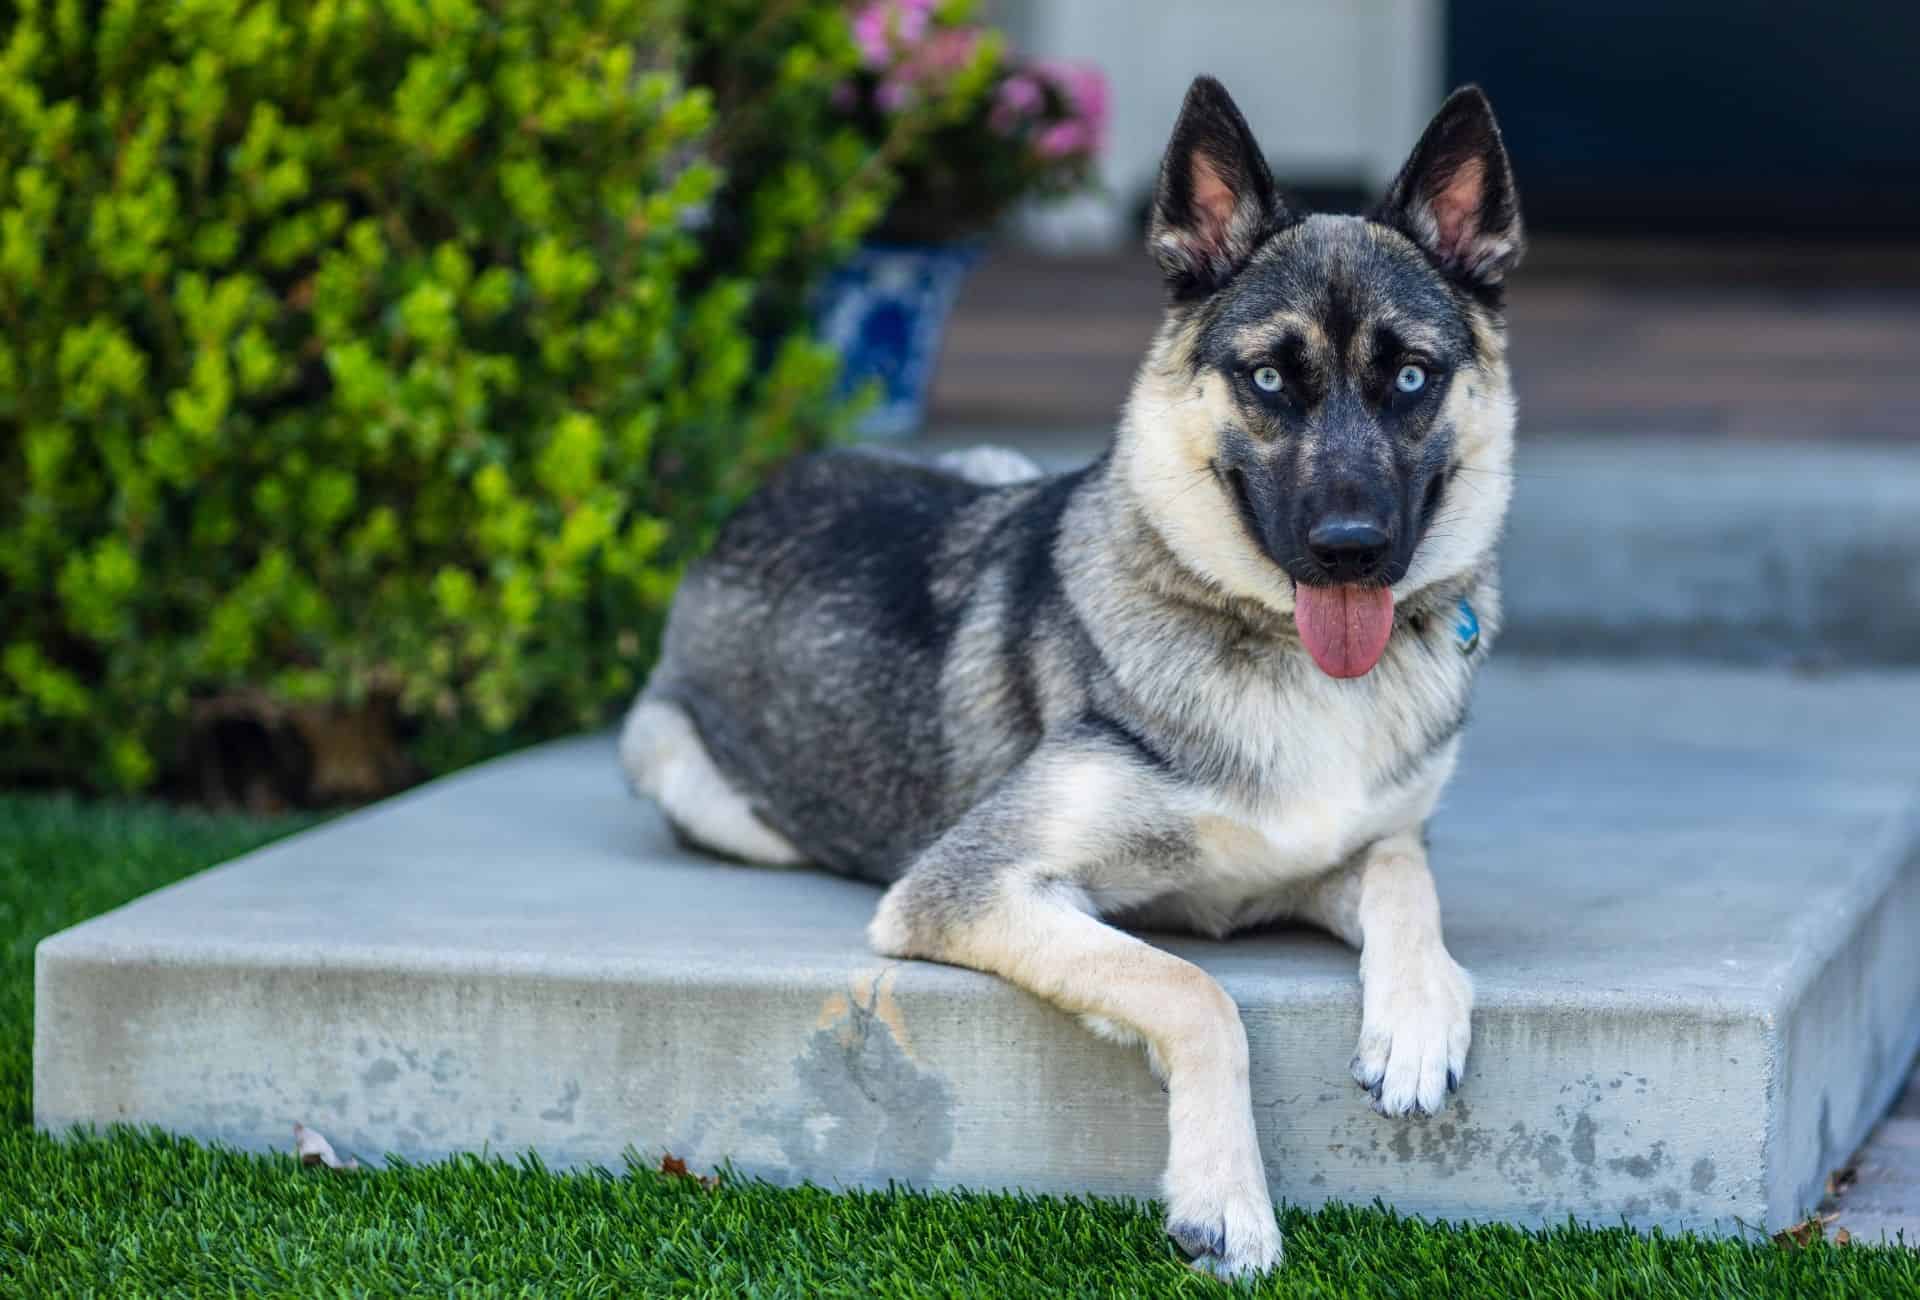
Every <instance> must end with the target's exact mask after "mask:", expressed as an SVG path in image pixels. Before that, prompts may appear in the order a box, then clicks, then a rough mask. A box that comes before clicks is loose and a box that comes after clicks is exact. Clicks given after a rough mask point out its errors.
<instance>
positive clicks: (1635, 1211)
mask: <svg viewBox="0 0 1920 1300" xmlns="http://www.w3.org/2000/svg"><path fill="white" fill-rule="evenodd" d="M1620 1213H1622V1214H1624V1215H1626V1216H1627V1217H1628V1218H1629V1219H1644V1218H1646V1217H1647V1215H1649V1214H1651V1213H1653V1202H1652V1201H1649V1200H1648V1199H1647V1198H1646V1197H1644V1196H1635V1197H1631V1198H1629V1199H1628V1201H1627V1203H1626V1204H1625V1205H1623V1206H1621V1207H1620Z"/></svg>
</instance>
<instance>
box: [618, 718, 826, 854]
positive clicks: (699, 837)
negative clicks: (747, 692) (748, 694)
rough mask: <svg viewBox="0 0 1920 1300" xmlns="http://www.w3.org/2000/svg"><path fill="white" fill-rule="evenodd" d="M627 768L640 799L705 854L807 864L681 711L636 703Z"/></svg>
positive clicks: (626, 730)
mask: <svg viewBox="0 0 1920 1300" xmlns="http://www.w3.org/2000/svg"><path fill="white" fill-rule="evenodd" d="M620 766H621V767H623V768H624V769H626V773H627V779H628V781H630V782H631V783H632V784H633V789H634V793H636V794H643V795H648V796H651V797H652V799H653V800H654V801H655V802H656V803H658V804H659V805H660V810H661V812H663V813H665V814H666V817H667V820H668V821H670V822H672V823H673V826H674V828H675V829H676V830H678V831H679V832H680V834H681V835H682V836H684V837H685V838H687V839H688V840H691V841H692V842H693V843H695V844H697V845H699V846H700V847H701V848H705V849H710V850H712V851H714V852H716V853H720V854H724V855H726V856H727V857H732V858H740V859H742V860H744V861H747V862H758V863H761V864H763V865H766V866H773V867H791V866H798V865H799V864H801V863H803V862H805V861H806V858H805V856H804V855H803V854H802V853H801V852H800V851H799V850H798V849H796V848H794V846H793V845H792V844H790V843H788V842H787V840H786V838H785V837H784V836H782V835H780V834H779V833H778V832H776V831H775V830H773V829H772V828H771V827H769V826H768V825H767V824H766V823H765V822H764V821H762V820H760V818H759V816H758V815H757V814H756V813H755V812H754V811H753V807H752V805H750V804H749V803H748V802H747V800H746V798H745V796H743V795H742V794H741V793H740V792H739V791H738V790H736V789H734V788H733V786H732V785H731V784H730V783H729V782H728V781H727V778H726V777H725V776H723V775H721V773H720V769H719V768H717V767H715V766H714V763H713V757H712V755H710V754H708V753H707V747H706V745H705V744H703V743H702V742H701V740H700V733H699V732H698V731H697V730H695V728H694V725H693V722H692V720H691V719H689V718H688V717H687V715H686V714H685V713H684V712H682V711H681V710H680V709H679V708H678V707H676V706H675V705H673V704H670V703H668V702H667V701H665V700H661V699H656V698H653V697H651V696H649V695H646V694H644V693H643V694H642V695H641V696H640V698H639V699H638V700H637V701H635V702H634V706H633V709H632V711H631V712H629V713H628V714H627V721H626V725H625V726H623V727H622V728H621V729H620Z"/></svg>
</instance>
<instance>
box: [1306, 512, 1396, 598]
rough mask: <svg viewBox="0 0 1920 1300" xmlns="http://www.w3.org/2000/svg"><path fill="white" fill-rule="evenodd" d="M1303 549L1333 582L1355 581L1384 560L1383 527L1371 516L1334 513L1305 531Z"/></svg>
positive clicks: (1376, 570)
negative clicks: (1362, 516)
mask: <svg viewBox="0 0 1920 1300" xmlns="http://www.w3.org/2000/svg"><path fill="white" fill-rule="evenodd" d="M1307 549H1308V550H1309V551H1311V552H1313V558H1314V560H1315V561H1316V562H1318V563H1319V565H1320V567H1321V568H1322V569H1325V570H1326V573H1327V576H1328V577H1329V578H1331V579H1333V580H1334V581H1335V582H1358V581H1360V580H1361V579H1363V578H1371V577H1373V576H1375V575H1376V574H1378V573H1379V571H1380V568H1381V566H1382V565H1383V564H1385V563H1386V559H1387V530H1386V529H1384V528H1382V527H1381V526H1380V525H1379V524H1376V523H1374V522H1373V521H1372V520H1371V519H1362V518H1358V517H1356V516H1353V515H1335V516H1333V517H1332V518H1329V519H1322V520H1321V521H1320V522H1319V523H1317V524H1315V525H1314V526H1313V528H1312V530H1311V531H1310V532H1308V534H1307Z"/></svg>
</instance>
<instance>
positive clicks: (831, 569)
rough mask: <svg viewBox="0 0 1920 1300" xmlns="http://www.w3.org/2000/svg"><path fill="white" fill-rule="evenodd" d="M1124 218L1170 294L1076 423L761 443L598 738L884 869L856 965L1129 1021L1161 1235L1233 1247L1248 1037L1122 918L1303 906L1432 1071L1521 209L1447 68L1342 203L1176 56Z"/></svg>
mask: <svg viewBox="0 0 1920 1300" xmlns="http://www.w3.org/2000/svg"><path fill="white" fill-rule="evenodd" d="M1148 240H1149V245H1150V248H1151V251H1152V253H1153V255H1154V256H1155V258H1156V259H1157V260H1158V262H1159V266H1160V269H1161V272H1162V273H1163V275H1164V277H1165V281H1166V286H1167V294H1168V305H1167V308H1166V312H1165V318H1164V320H1163V321H1162V323H1161V325H1160V327H1159V330H1158V332H1157V334H1156V335H1155V337H1154V340H1153V342H1152V344H1151V346H1150V349H1149V351H1148V354H1147V356H1146V358H1145V360H1144V362H1143V364H1142V365H1141V367H1140V370H1139V372H1138V376H1137V378H1136V379H1135V381H1134V384H1133V388H1132V391H1131V393H1130V395H1129V397H1128V400H1127V403H1126V406H1125V411H1124V415H1123V417H1122V419H1121V421H1120V424H1119V427H1118V430H1117V432H1116V434H1115V436H1114V438H1113V441H1112V443H1111V444H1110V446H1109V447H1108V448H1107V450H1106V451H1105V453H1104V454H1102V455H1101V456H1100V457H1099V458H1098V459H1097V460H1095V461H1094V462H1093V463H1092V464H1091V465H1089V466H1087V467H1086V468H1084V469H1080V470H1078V471H1075V472H1072V473H1066V474H1060V475H1055V476H1051V477H1049V476H1044V475H1041V474H1040V473H1039V472H1038V471H1037V470H1036V469H1035V468H1034V467H1033V466H1032V465H1031V464H1030V463H1029V462H1027V461H1025V460H1024V459H1023V458H1020V457H1018V456H1016V455H1012V454H1009V453H1004V452H991V451H989V452H982V453H976V454H974V455H971V456H966V457H963V458H961V459H960V460H958V461H954V462H949V463H945V464H926V463H914V462H912V461H910V460H909V459H907V458H905V457H899V456H893V457H886V456H880V455H873V454H867V453H862V452H859V451H841V452H829V453H825V454H821V455H817V456H813V457H809V458H803V459H800V460H798V461H796V462H794V463H792V464H790V465H789V466H788V467H787V468H785V469H784V470H783V471H781V472H780V473H779V474H777V475H776V476H775V477H774V478H773V479H772V480H771V481H770V482H769V484H768V485H767V486H766V487H764V488H763V489H762V490H761V491H760V492H759V494H758V495H757V496H756V497H754V498H752V499H750V500H749V501H748V502H747V503H746V504H745V505H744V506H742V507H741V508H740V510H739V511H738V512H737V513H736V514H735V515H734V516H733V517H732V518H731V520H730V521H729V522H728V523H727V524H726V525H725V526H724V527H723V528H722V529H721V531H720V534H719V536H718V538H717V540H716V543H715V545H714V546H713V548H712V550H711V552H710V553H709V554H707V555H706V556H705V557H704V558H703V559H702V560H701V561H699V562H698V563H696V564H694V565H693V566H691V567H690V569H689V570H688V572H687V574H686V577H685V580H684V582H683V584H682V586H681V588H680V590H679V592H678V594H677V596H676V597H675V600H674V603H673V606H672V608H671V611H670V613H669V617H668V623H667V628H666V632H665V637H664V645H663V649H662V653H661V658H660V660H659V663H658V666H657V667H656V669H655V670H654V672H653V674H652V675H651V677H650V678H649V680H648V681H647V683H646V686H645V687H644V689H643V690H642V691H641V693H640V695H639V698H638V699H637V700H636V701H635V703H634V705H633V707H632V709H631V711H630V712H629V714H628V715H627V719H626V722H625V725H624V727H623V730H622V733H621V740H620V754H621V761H622V764H623V766H624V768H625V770H626V773H627V775H628V778H629V780H630V782H631V784H632V785H633V786H634V787H635V788H636V789H637V790H638V791H640V792H642V793H644V794H646V795H649V796H651V797H652V798H653V799H655V800H657V801H658V803H659V805H660V807H661V808H662V809H663V810H664V812H665V815H666V817H667V819H668V820H669V822H670V823H671V824H672V825H673V827H674V828H675V829H676V831H677V833H678V834H679V835H680V836H681V837H682V838H683V839H685V840H687V841H690V842H692V843H694V844H696V845H699V846H703V847H704V848H707V849H710V850H713V851H715V852H717V853H721V854H724V855H727V856H730V857H734V858H740V859H745V860H747V861H749V862H757V863H765V864H780V865H797V864H802V863H808V864H814V865H816V866H819V867H824V868H828V869H831V870H833V871H836V872H841V873H845V874H847V875H851V876H857V877H861V878H864V879H867V880H871V881H874V882H877V883H879V884H882V885H885V886H886V891H885V893H884V895H883V896H882V897H881V899H880V902H879V907H878V910H877V911H876V913H875V915H874V917H873V920H872V924H871V926H870V928H869V930H868V935H869V939H870V941H871V943H872V946H873V947H874V948H875V949H876V950H878V951H879V952H880V953H881V954H884V955H887V956H891V957H899V958H923V959H926V960H930V961H938V962H947V963H951V964H955V965H960V966H967V967H972V968H973V969H976V970H981V971H987V972H990V973H992V974H995V975H998V976H1001V977H1003V978H1005V979H1007V980H1010V981H1012V982H1013V983H1014V984H1016V985H1018V986H1019V987H1021V988H1023V989H1027V990H1029V991H1031V992H1033V993H1035V994H1037V995H1039V996H1040V997H1042V998H1045V999H1047V1000H1048V1001H1050V1002H1053V1003H1055V1004H1056V1005H1058V1006H1060V1007H1063V1008H1065V1009H1066V1010H1068V1011H1070V1012H1073V1013H1075V1014H1077V1015H1078V1016H1079V1017H1080V1018H1081V1019H1082V1020H1083V1021H1084V1022H1085V1023H1086V1024H1087V1025H1088V1026H1089V1027H1090V1028H1091V1029H1092V1030H1093V1031H1094V1032H1096V1033H1099V1034H1102V1035H1105V1036H1107V1037H1110V1038H1114V1039H1119V1040H1122V1041H1128V1042H1135V1043H1139V1044H1142V1045H1144V1047H1145V1050H1146V1055H1147V1058H1148V1062H1149V1064H1150V1066H1151V1068H1152V1069H1153V1070H1154V1072H1155V1073H1156V1074H1157V1075H1158V1076H1159V1077H1160V1079H1161V1082H1162V1083H1163V1085H1164V1087H1165V1088H1166V1090H1167V1094H1168V1116H1169V1119H1168V1122H1169V1127H1170V1137H1171V1145H1170V1152H1169V1156H1168V1163H1167V1169H1166V1174H1165V1182H1164V1192H1165V1202H1166V1223H1167V1231H1168V1233H1169V1234H1170V1235H1171V1236H1172V1238H1173V1239H1174V1240H1175V1242H1176V1243H1178V1245H1179V1246H1180V1247H1181V1248H1182V1249H1183V1250H1185V1251H1186V1253H1187V1254H1188V1255H1189V1256H1190V1257H1191V1258H1192V1259H1193V1261H1194V1263H1195V1265H1196V1266H1197V1267H1201V1268H1204V1269H1207V1270H1210V1271H1213V1272H1216V1273H1219V1274H1223V1275H1228V1276H1236V1275H1243V1274H1250V1273H1258V1272H1260V1271H1262V1270H1266V1269H1269V1268H1271V1267H1273V1266H1274V1265H1276V1264H1277V1263H1278V1262H1279V1260H1280V1257H1281V1238H1280V1230H1279V1227H1278V1224H1277V1223H1276V1220H1275V1215H1274V1210H1273V1204H1272V1201H1271V1200H1270V1199H1269V1196H1268V1191H1267V1181H1266V1172H1265V1167H1264V1165H1263V1163H1262V1160H1261V1156H1260V1149H1259V1144H1258V1140H1257V1138H1256V1136H1255V1130H1254V1122H1253V1116H1252V1111H1251V1103H1250V1094H1249V1089H1248V1060H1247V1040H1246V1034H1245V1031H1244V1029H1243V1027H1242V1025H1241V1023H1240V1020H1239V1015H1238V1011H1237V1009H1236V1007H1235V1006H1234V1003H1233V1001H1232V999H1231V998H1230V997H1229V996H1228V995H1227V994H1226V992H1225V991H1224V990H1222V988H1221V987H1220V985H1219V984H1217V983H1216V982H1215V981H1214V980H1213V979H1212V978H1211V977H1209V976H1208V975H1207V974H1206V973H1205V972H1203V971H1202V970H1200V969H1199V968H1198V967H1196V966H1194V965H1192V964H1190V963H1188V962H1186V961H1183V960H1181V959H1179V958H1176V957H1174V956H1172V955H1170V954H1168V953H1165V952H1163V951H1161V950H1159V949H1157V948H1155V947H1153V946H1151V945H1150V944H1148V943H1146V942H1145V941H1143V940H1142V939H1140V938H1137V937H1134V936H1133V935H1132V934H1130V933H1129V927H1140V928H1146V929H1150V930H1151V929H1169V928H1173V929H1179V930H1185V931H1194V932H1198V933H1200V934H1203V935H1211V936H1224V935H1227V934H1230V933H1231V932H1233V931H1235V930H1238V929H1241V928H1243V927H1248V926H1255V925H1260V924H1262V923H1265V922H1269V921H1275V920H1278V919H1281V918H1293V919H1296V920H1300V921H1304V922H1307V923H1310V924H1313V925H1317V926H1320V927H1323V928H1325V929H1326V930H1329V931H1331V932H1332V933H1333V934H1334V935H1336V936H1338V937H1339V938H1341V939H1343V940H1345V941H1346V942H1348V943H1349V944H1352V945H1353V946H1355V947H1357V948H1358V949H1359V952H1360V960H1359V967H1360V979H1361V984H1362V1024H1361V1029H1360V1039H1359V1045H1358V1048H1357V1051H1356V1053H1355V1055H1354V1057H1353V1061H1352V1072H1353V1077H1354V1078H1355V1079H1356V1080H1357V1081H1358V1083H1359V1085H1360V1086H1361V1087H1362V1088H1364V1089H1366V1090H1368V1091H1369V1092H1370V1093H1371V1095H1372V1100H1373V1104H1374V1105H1375V1107H1376V1108H1377V1109H1378V1110H1380V1111H1381V1112H1383V1113H1384V1114H1387V1115H1390V1116H1400V1115H1417V1114H1430V1113H1433V1112H1435V1111H1437V1110H1439V1109H1440V1108H1441V1106H1442V1105H1443V1103H1444V1100H1445V1097H1446V1095H1447V1094H1448V1093H1449V1092H1450V1091H1452V1090H1453V1089H1454V1088H1456V1087H1457V1086H1458V1084H1459V1081H1460V1078H1461V1075H1462V1072H1463V1071H1464V1069H1465V1067H1466V1056H1467V1048H1468V1044H1469V1041H1470V1038H1471V1026H1470V1023H1469V1013H1470V1010H1471V1006H1472V998H1473V994H1472V987H1471V984H1470V982H1469V980H1468V977H1467V975H1466V973H1465V972H1464V971H1463V970H1462V969H1461V967H1460V966H1459V965H1458V964H1457V963H1456V962H1455V961H1454V960H1453V958H1452V957H1451V956H1450V955H1449V954H1448V952H1447V949H1446V947H1445V945H1444V943H1443V941H1442V938H1441V927H1440V909H1439V903H1438V900H1437V898H1436V895H1435V891H1434V885H1433V880H1432V877H1431V875H1430V874H1429V871H1428V865H1427V853H1426V848H1425V839H1424V824H1425V822H1426V820H1427V818H1428V816H1429V814H1430V813H1431V812H1432V811H1433V808H1434V806H1435V803H1436V801H1437V799H1438V798H1439V796H1440V792H1441V789H1442V788H1443V787H1444V786H1445V784H1446V782H1447V780H1448V777H1449V776H1450V775H1451V773H1452V771H1453V767H1454V761H1455V755H1456V753H1457V750H1458V748H1459V744H1460V736H1461V729H1462V727H1463V725H1464V723H1465V720H1466V716H1467V706H1468V697H1469V688H1470V685H1471V682H1472V678H1473V675H1474V671H1475V669H1476V668H1477V667H1478V666H1479V664H1480V662H1481V661H1482V660H1483V659H1484V658H1485V656H1486V654H1487V651H1488V648H1489V646H1490V645H1491V643H1492V640H1493V637H1494V635H1495V633H1496V632H1497V630H1498V626H1499V617H1500V598H1499V587H1498V580H1497V574H1496V549H1497V544H1498V541H1499V537H1500V534H1501V530H1502V526H1503V520H1504V517H1505V514H1506V507H1507V500H1508V495H1509V491H1510V474H1509V462H1510V457H1511V452H1512V442H1513V424H1514V402H1513V396H1512V391H1511V387H1510V384H1509V379H1508V367H1507V362H1506V351H1505V326H1504V317H1503V307H1502V295H1503V285H1504V281H1505V277H1506V274H1507V272H1508V271H1509V270H1510V269H1511V268H1512V267H1513V265H1514V264H1515V263H1516V262H1517V260H1518V258H1519V256H1520V253H1521V247H1522V232H1521V219H1520V211H1519V205H1518V201H1517V196H1516V194H1515V190H1514V182H1513V173H1512V168H1511V166H1510V165H1509V162H1508V158H1507V154H1506V151H1505V148H1504V146H1503V145H1502V143H1501V138H1500V131H1499V127H1498V126H1497V125H1496V123H1495V121H1494V117H1493V112H1492V109H1491V107H1490V106H1489V104H1488V102H1487V100H1486V98H1485V96H1484V95H1483V94H1482V93H1481V92H1480V91H1479V90H1478V89H1477V88H1474V87H1468V88H1465V89H1462V90H1459V91H1457V92H1455V93H1454V94H1453V95H1452V96H1451V97H1450V98H1449V99H1447V101H1446V103H1445V104H1444V105H1443V106H1442V107H1441V109H1440V111H1439V113H1438V114H1437V116H1436V117H1435V118H1434V119H1433V121H1432V123H1431V124H1430V125H1429V126H1428V128H1427V130H1426V131H1425V133H1424V135H1423V136H1422V138H1421V139H1420V141H1419V143H1418V145H1417V146H1416V147H1415V149H1414V151H1413V153H1412V155H1411V157H1410V158H1409V159H1408V161H1407V163H1406V165H1405V167H1404V168H1403V170H1402V171H1401V172H1400V173H1399V175H1398V177H1397V179H1395V180H1394V182H1393V183H1392V185H1391V187H1390V188H1389V190H1388V192H1387V194H1386V197H1385V198H1384V199H1383V200H1382V201H1381V202H1380V204H1379V205H1378V207H1376V208H1375V209H1374V210H1373V211H1372V212H1371V213H1370V214H1368V215H1366V216H1336V215H1326V214H1313V215H1309V214H1305V213H1302V212H1299V211H1296V210H1295V209H1294V208H1293V207H1291V206H1289V205H1288V203H1287V201H1286V200H1285V199H1284V198H1283V197H1282V196H1281V195H1280V193H1279V192H1278V191H1277V190H1276V187H1275V183H1274V181H1273V178H1272V175H1271V173H1270V172H1269V170H1268V167H1267V164H1266V161H1265V158H1264V156H1263V154H1262V153H1261V150H1260V148H1259V146H1258V144H1256V142H1255V140H1254V137H1253V134H1252V132H1251V131H1250V130H1249V129H1248V127H1247V123H1246V121H1245V119H1244V118H1243V117H1242V116H1241V114H1240V112H1239V110H1238V109H1237V108H1236V107H1235V105H1234V103H1233V101H1232V99H1231V98H1229V96H1228V95H1227V92H1226V91H1225V90H1224V89H1223V88H1222V87H1221V85H1220V84H1219V83H1218V82H1216V81H1214V80H1212V79H1210V78H1206V77H1202V78H1200V79H1198V80H1196V81H1195V82H1194V83H1193V86H1192V88H1191V89H1190V91H1189V92H1188V94H1187V96H1186V99H1185V102H1184V104H1183V106H1182V108H1181V111H1180V116H1179V120H1178V122H1177V124H1176V125H1175V127H1174V130H1173V135H1172V139H1171V141H1170V143H1169V145H1168V148H1167V152H1166V155H1165V159H1164V161H1163V163H1162V164H1161V168H1160V173H1159V179H1158V182H1157V186H1156V192H1155V195H1154V198H1153V203H1152V211H1151V218H1150V225H1149V232H1148Z"/></svg>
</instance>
